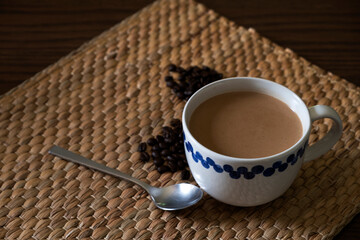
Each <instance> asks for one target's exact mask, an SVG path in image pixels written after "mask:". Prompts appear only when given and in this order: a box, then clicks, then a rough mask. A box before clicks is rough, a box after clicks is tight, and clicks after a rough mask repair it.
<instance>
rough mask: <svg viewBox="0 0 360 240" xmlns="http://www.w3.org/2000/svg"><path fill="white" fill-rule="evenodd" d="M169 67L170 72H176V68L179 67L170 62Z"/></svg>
mask: <svg viewBox="0 0 360 240" xmlns="http://www.w3.org/2000/svg"><path fill="white" fill-rule="evenodd" d="M168 68H169V71H170V72H175V71H176V69H177V67H176V65H175V64H170V65H169V67H168Z"/></svg>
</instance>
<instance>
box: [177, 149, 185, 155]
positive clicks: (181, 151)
mask: <svg viewBox="0 0 360 240" xmlns="http://www.w3.org/2000/svg"><path fill="white" fill-rule="evenodd" d="M177 153H180V154H182V153H185V149H184V148H179V149H178V150H177Z"/></svg>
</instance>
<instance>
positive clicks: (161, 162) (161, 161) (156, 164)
mask: <svg viewBox="0 0 360 240" xmlns="http://www.w3.org/2000/svg"><path fill="white" fill-rule="evenodd" d="M154 164H155V166H157V167H160V166H162V165H163V164H164V159H162V158H156V159H154Z"/></svg>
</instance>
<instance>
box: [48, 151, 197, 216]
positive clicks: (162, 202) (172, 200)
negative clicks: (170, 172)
mask: <svg viewBox="0 0 360 240" xmlns="http://www.w3.org/2000/svg"><path fill="white" fill-rule="evenodd" d="M49 153H50V154H52V155H55V156H57V157H60V158H63V159H66V160H69V161H71V162H74V163H77V164H80V165H83V166H86V167H89V168H92V169H95V170H98V171H100V172H103V173H106V174H110V175H112V176H115V177H119V178H122V179H124V180H128V181H130V182H132V183H135V184H137V185H140V186H141V187H142V188H144V189H145V190H146V191H147V192H148V193H149V194H150V196H151V199H152V200H153V202H154V203H155V205H156V206H157V207H158V208H160V209H163V210H167V211H172V210H180V209H184V208H187V207H190V206H192V205H194V204H196V203H197V202H199V201H200V199H201V198H202V196H203V191H202V190H201V189H200V188H198V187H196V186H194V185H192V184H188V183H180V184H175V185H171V186H167V187H163V188H157V187H153V186H150V185H149V184H147V183H145V182H143V181H140V180H139V179H137V178H134V177H132V176H130V175H128V174H125V173H123V172H120V171H118V170H116V169H113V168H109V167H107V166H105V165H103V164H100V163H97V162H94V161H92V160H90V159H87V158H85V157H82V156H80V155H78V154H76V153H73V152H70V151H68V150H66V149H64V148H61V147H59V146H53V147H51V148H50V150H49Z"/></svg>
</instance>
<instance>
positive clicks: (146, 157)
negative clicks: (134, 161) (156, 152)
mask: <svg viewBox="0 0 360 240" xmlns="http://www.w3.org/2000/svg"><path fill="white" fill-rule="evenodd" d="M140 160H141V161H142V162H148V161H149V160H150V156H149V154H148V153H147V152H141V153H140Z"/></svg>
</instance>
